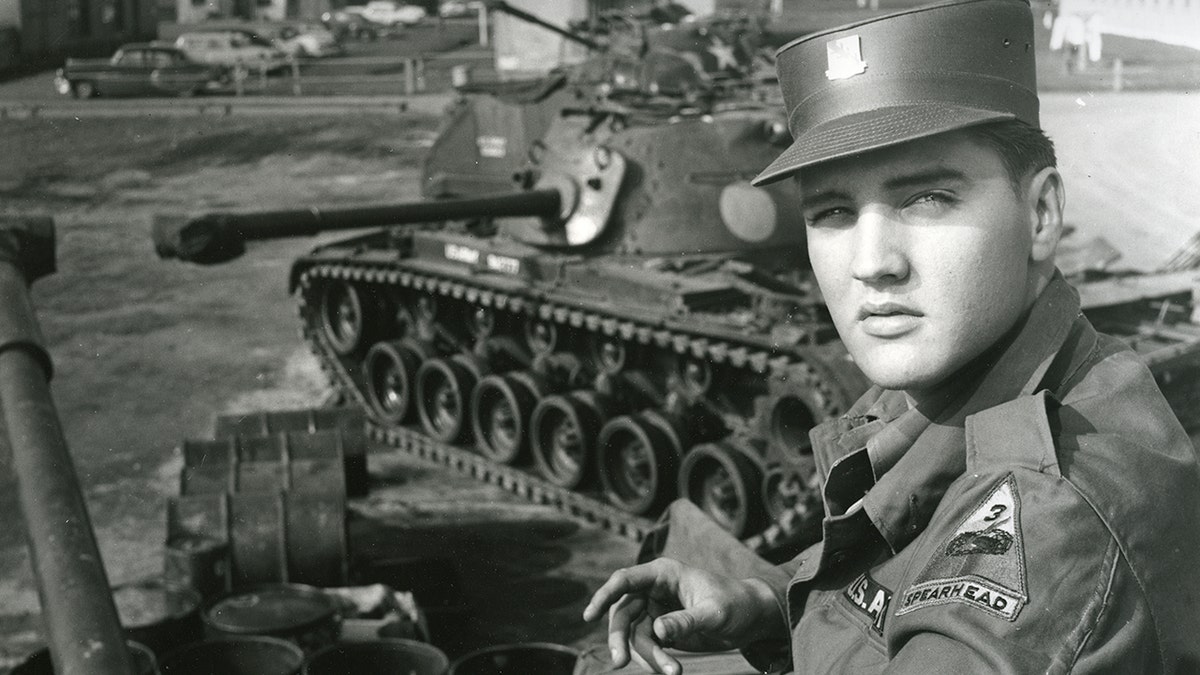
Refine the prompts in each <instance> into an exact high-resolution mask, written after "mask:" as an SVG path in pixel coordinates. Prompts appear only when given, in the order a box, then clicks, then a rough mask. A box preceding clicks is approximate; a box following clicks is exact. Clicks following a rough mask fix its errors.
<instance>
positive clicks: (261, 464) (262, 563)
mask: <svg viewBox="0 0 1200 675" xmlns="http://www.w3.org/2000/svg"><path fill="white" fill-rule="evenodd" d="M364 428H365V427H364V419H363V415H362V413H361V412H360V411H357V410H352V409H332V408H331V409H312V410H292V411H276V412H256V413H250V414H229V415H220V416H218V417H217V419H216V425H215V431H214V434H213V438H212V439H205V440H185V441H184V442H183V444H182V445H181V447H180V451H181V453H182V455H183V470H182V471H181V473H180V480H179V493H180V494H179V496H178V497H173V498H171V499H170V500H169V501H168V503H167V546H166V554H165V560H164V566H165V570H164V571H165V576H166V577H167V578H168V579H170V580H173V581H176V582H179V583H181V584H183V585H187V586H190V587H192V588H194V589H196V590H197V591H198V592H199V593H200V594H201V595H203V596H205V597H210V596H212V595H215V594H219V593H222V592H226V591H229V590H231V589H233V588H237V587H245V586H247V585H251V584H263V583H275V582H290V583H299V584H309V585H312V586H341V585H345V583H346V580H347V572H348V571H347V564H348V562H347V561H348V556H347V539H346V499H347V496H356V495H361V494H365V492H366V489H367V465H366V437H365V431H364Z"/></svg>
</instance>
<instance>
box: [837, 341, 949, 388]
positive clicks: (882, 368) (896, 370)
mask: <svg viewBox="0 0 1200 675" xmlns="http://www.w3.org/2000/svg"><path fill="white" fill-rule="evenodd" d="M915 352H916V350H908V349H888V350H875V351H874V352H873V353H872V354H870V355H869V356H868V357H867V358H864V359H862V360H858V361H856V363H857V364H858V367H859V369H861V370H862V371H863V374H864V375H866V376H867V379H868V380H870V381H871V382H872V383H874V384H877V385H879V386H880V387H883V388H884V389H891V390H895V391H922V390H925V389H929V388H932V387H936V386H938V384H939V383H940V382H941V381H942V380H943V379H945V376H944V375H943V374H942V370H941V369H938V368H931V367H930V365H931V364H928V363H924V362H923V361H926V360H927V359H928V356H927V355H926V356H925V358H924V359H921V358H919V356H920V355H919V354H917V353H915Z"/></svg>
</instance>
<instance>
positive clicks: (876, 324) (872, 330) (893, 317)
mask: <svg viewBox="0 0 1200 675" xmlns="http://www.w3.org/2000/svg"><path fill="white" fill-rule="evenodd" d="M923 316H925V315H924V313H922V312H921V311H920V310H918V309H916V308H915V307H913V306H911V305H908V304H906V303H902V302H896V301H883V302H867V303H863V305H862V306H861V307H860V308H859V310H858V322H859V326H860V327H861V328H862V330H863V332H864V333H866V334H867V335H871V336H873V337H879V338H892V337H899V336H901V335H904V334H906V333H909V332H911V331H913V330H915V329H916V328H917V326H918V325H919V324H920V319H921V317H923Z"/></svg>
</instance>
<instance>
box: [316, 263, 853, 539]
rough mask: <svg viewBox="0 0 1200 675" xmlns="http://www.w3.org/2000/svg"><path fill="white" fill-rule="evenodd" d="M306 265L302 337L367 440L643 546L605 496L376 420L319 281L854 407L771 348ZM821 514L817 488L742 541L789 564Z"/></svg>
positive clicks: (833, 408)
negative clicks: (375, 288)
mask: <svg viewBox="0 0 1200 675" xmlns="http://www.w3.org/2000/svg"><path fill="white" fill-rule="evenodd" d="M306 262H307V263H308V264H309V265H310V266H308V267H306V268H303V269H302V271H300V273H299V275H298V276H297V277H296V279H297V288H298V299H299V306H298V312H299V315H300V319H301V326H302V328H301V337H302V338H303V339H304V340H305V341H306V342H307V343H308V344H309V346H310V347H311V349H312V350H313V353H314V354H315V356H316V357H317V359H318V361H319V362H320V365H321V367H322V369H323V370H324V371H325V373H326V374H327V376H328V377H329V380H330V382H331V384H332V386H333V388H334V390H335V396H336V397H338V398H340V399H341V400H342V401H343V402H350V403H352V404H353V405H357V406H360V407H362V408H363V409H364V410H366V411H367V413H368V433H369V435H370V437H371V438H373V439H375V440H377V441H379V442H382V443H385V444H387V445H388V446H390V447H393V448H395V449H397V450H399V451H401V452H403V453H405V454H407V455H409V456H411V457H414V458H416V459H418V460H421V461H423V462H425V463H428V464H431V465H436V466H439V467H445V468H449V469H450V470H452V471H454V472H456V473H458V474H460V475H463V476H467V477H470V478H473V479H475V480H478V481H480V482H483V483H487V484H491V485H494V486H497V487H500V488H502V489H504V490H507V491H509V492H511V493H512V494H515V495H517V496H519V497H521V498H524V499H527V500H529V501H530V502H532V503H536V504H541V505H548V506H551V507H553V508H555V509H556V510H557V511H559V512H560V513H562V514H564V515H567V516H569V517H572V518H575V519H577V520H580V521H582V522H584V523H587V524H589V525H592V526H597V527H600V528H602V529H603V530H605V531H608V532H611V533H613V534H616V535H619V536H622V537H625V538H627V539H630V540H632V541H634V542H642V541H644V540H645V539H646V538H647V537H648V536H649V535H650V534H651V532H652V531H653V530H654V529H655V527H656V522H655V521H654V520H651V519H649V518H645V517H641V516H637V515H634V514H630V513H627V512H625V511H622V510H621V509H618V508H616V507H614V506H612V505H610V504H608V503H606V502H604V501H602V500H601V498H600V497H601V496H600V495H595V496H593V495H592V494H588V493H581V492H576V491H573V490H570V489H566V488H563V487H560V486H558V485H555V484H553V483H550V482H548V481H546V480H545V479H543V478H541V477H539V476H536V475H533V474H531V473H529V472H528V471H525V470H522V469H519V468H514V467H510V466H505V465H501V464H497V463H494V462H492V461H490V460H488V459H487V458H485V457H483V456H482V455H480V454H478V453H476V452H474V451H472V450H470V449H466V448H463V447H460V446H456V445H452V444H448V443H444V442H440V441H438V440H435V439H433V438H430V437H429V436H428V435H426V434H425V433H424V432H423V430H421V429H420V428H419V424H417V425H413V426H412V427H409V426H398V425H389V424H382V423H380V422H379V420H377V419H375V418H374V416H373V415H372V407H371V405H370V403H369V402H368V400H367V399H366V395H365V394H364V393H363V391H362V386H361V385H360V382H359V380H358V379H356V374H355V373H354V372H352V371H353V370H355V366H354V364H353V363H351V362H350V361H349V360H348V359H346V358H344V357H342V356H339V355H338V354H337V353H336V351H335V350H334V349H333V348H332V346H331V345H330V343H329V341H328V339H327V337H326V336H325V335H324V333H323V331H322V330H321V328H320V322H319V320H317V319H316V317H315V314H316V313H317V312H318V311H319V309H318V305H319V302H318V301H317V299H316V298H314V297H313V289H314V287H315V284H316V283H317V282H319V281H322V280H331V281H344V282H351V283H357V284H379V285H383V286H385V287H391V288H402V289H410V290H414V291H418V292H424V293H430V294H436V295H439V296H443V297H449V298H454V299H461V300H463V301H466V302H469V303H475V304H478V305H480V306H483V307H493V308H496V309H501V310H505V311H508V312H512V313H515V314H524V315H526V316H536V317H538V318H540V319H542V320H548V321H554V322H555V323H557V324H560V325H565V326H570V327H572V328H575V329H579V328H586V329H588V330H591V331H593V332H598V333H602V334H604V335H606V336H615V337H620V338H622V339H624V340H630V341H636V342H638V343H641V344H643V345H654V346H657V347H659V348H663V349H671V350H674V351H675V352H677V353H678V354H681V355H692V356H694V357H697V358H707V359H710V360H712V361H713V362H714V363H718V364H729V365H732V366H734V367H737V368H745V369H749V370H750V371H752V372H753V373H756V374H757V375H759V376H779V377H783V378H788V377H797V374H798V373H799V375H800V376H801V377H802V381H803V385H804V386H805V387H808V388H809V389H810V390H811V391H812V392H813V393H814V394H815V398H816V400H817V401H819V402H821V403H822V407H823V409H822V410H821V411H820V412H821V413H822V414H823V415H824V417H825V418H828V417H832V416H836V415H837V414H840V413H841V412H842V411H843V410H844V409H845V407H847V406H848V405H849V403H850V401H847V400H846V396H845V395H844V394H842V393H840V392H839V391H838V390H837V389H836V388H835V387H831V386H830V385H829V383H827V382H826V381H825V379H824V378H823V377H822V376H821V374H820V373H819V372H818V371H817V370H816V369H814V368H813V366H812V365H810V364H808V363H805V362H802V361H800V360H798V359H793V358H791V357H789V356H787V355H781V354H774V355H773V354H771V353H770V352H769V351H768V350H767V349H753V348H751V347H748V346H744V345H734V344H730V343H729V342H728V341H726V340H722V339H719V338H718V339H714V338H712V337H705V336H696V335H692V334H688V333H685V332H682V331H678V330H671V329H668V328H663V327H660V326H650V325H644V324H639V323H638V322H635V321H633V320H630V319H626V318H615V317H611V316H605V315H604V314H603V313H601V312H598V311H589V310H586V309H579V308H576V307H571V306H567V305H564V304H559V303H555V302H553V301H549V300H535V299H532V298H530V297H527V296H526V294H525V293H521V292H520V291H516V292H503V291H498V290H495V289H492V288H485V287H482V286H480V285H475V284H471V283H467V282H464V281H462V280H459V279H453V278H446V277H441V276H438V275H435V274H429V273H425V272H417V271H414V270H411V269H399V268H397V266H395V265H393V264H387V263H377V262H374V261H371V262H366V261H353V262H346V261H338V262H330V261H328V259H326V260H320V259H317V260H316V261H312V260H310V261H304V260H302V261H300V263H299V264H300V265H304V264H305V263H306ZM809 487H810V488H811V487H812V486H811V485H810V486H809ZM822 516H823V511H822V505H821V503H820V500H819V498H818V497H817V495H816V491H815V490H811V489H810V490H808V493H807V494H806V495H805V497H804V498H803V499H801V500H800V501H799V502H798V503H796V504H795V505H794V506H793V507H791V508H789V509H788V510H786V511H785V512H784V513H782V514H781V515H780V516H779V517H778V518H776V519H775V520H774V522H771V523H770V524H769V525H768V526H767V527H766V528H765V529H763V530H762V531H760V532H758V533H757V534H754V535H752V536H749V537H747V538H745V539H743V543H744V544H745V545H746V546H747V547H749V548H750V549H752V550H754V551H755V552H757V553H759V554H760V555H763V556H764V557H767V558H769V559H771V558H778V559H786V558H787V557H790V556H791V555H792V554H793V553H794V552H795V551H797V550H799V549H800V548H802V547H803V546H805V545H807V544H808V543H811V541H813V540H815V536H814V533H819V531H820V527H819V524H820V521H821V518H822Z"/></svg>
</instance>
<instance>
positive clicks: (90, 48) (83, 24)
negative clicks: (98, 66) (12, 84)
mask: <svg viewBox="0 0 1200 675" xmlns="http://www.w3.org/2000/svg"><path fill="white" fill-rule="evenodd" d="M156 2H157V0H0V33H7V34H8V35H9V36H10V37H9V38H8V39H7V40H6V39H5V38H3V37H0V52H2V51H3V50H4V45H5V44H6V43H7V44H9V45H11V46H10V47H9V48H10V49H15V52H16V56H17V57H18V58H19V60H21V61H32V62H40V61H44V60H49V59H56V58H62V57H63V56H65V55H67V54H70V55H72V56H76V55H97V54H108V53H111V52H112V50H113V49H114V48H115V47H117V46H118V45H120V44H121V43H124V42H130V41H134V40H144V39H148V38H152V37H154V31H155V27H156V25H157V22H158V7H157V5H156ZM13 42H15V45H13ZM3 60H4V56H3V54H0V68H3V67H4V66H5V64H4V63H3ZM8 65H9V67H11V66H12V65H13V64H8Z"/></svg>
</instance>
